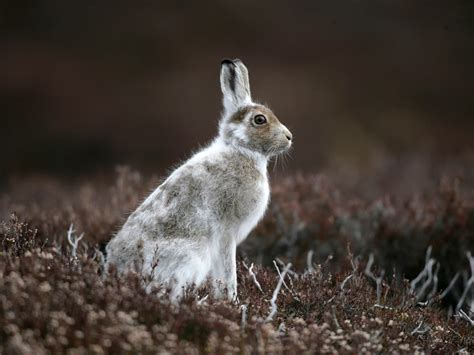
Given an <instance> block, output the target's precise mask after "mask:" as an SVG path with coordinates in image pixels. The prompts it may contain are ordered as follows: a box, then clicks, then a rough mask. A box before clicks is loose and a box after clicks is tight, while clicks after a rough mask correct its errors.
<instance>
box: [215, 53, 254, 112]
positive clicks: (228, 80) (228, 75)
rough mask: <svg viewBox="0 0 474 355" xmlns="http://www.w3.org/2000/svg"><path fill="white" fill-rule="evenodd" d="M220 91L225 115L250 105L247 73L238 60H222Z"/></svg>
mask: <svg viewBox="0 0 474 355" xmlns="http://www.w3.org/2000/svg"><path fill="white" fill-rule="evenodd" d="M221 89H222V94H223V95H224V98H223V101H224V108H225V110H226V112H227V113H230V112H233V111H236V110H238V109H239V107H242V106H245V105H248V104H251V103H252V98H251V97H250V83H249V72H248V70H247V68H246V67H245V65H244V63H242V61H241V60H240V59H234V60H230V59H224V60H223V61H222V65H221Z"/></svg>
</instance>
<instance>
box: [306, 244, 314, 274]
mask: <svg viewBox="0 0 474 355" xmlns="http://www.w3.org/2000/svg"><path fill="white" fill-rule="evenodd" d="M313 254H314V251H313V250H310V251H308V254H307V255H306V266H307V269H306V270H307V272H308V273H310V274H311V273H313V272H315V271H316V269H315V268H314V266H313Z"/></svg>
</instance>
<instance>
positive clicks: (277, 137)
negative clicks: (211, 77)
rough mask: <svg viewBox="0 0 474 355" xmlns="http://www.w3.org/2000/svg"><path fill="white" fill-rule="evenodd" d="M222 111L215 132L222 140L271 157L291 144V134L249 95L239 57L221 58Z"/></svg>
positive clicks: (246, 77) (247, 77) (247, 80)
mask: <svg viewBox="0 0 474 355" xmlns="http://www.w3.org/2000/svg"><path fill="white" fill-rule="evenodd" d="M221 89H222V93H223V95H224V97H223V102H224V114H223V117H222V120H221V122H220V126H219V134H220V136H221V137H222V138H223V139H224V141H225V142H226V143H229V144H232V145H235V146H238V147H243V148H247V149H250V150H251V151H255V152H258V153H261V154H263V155H265V156H267V157H271V156H274V155H277V154H280V153H283V152H285V151H286V150H288V149H289V148H290V147H291V143H292V134H291V132H290V131H289V130H288V128H286V127H285V126H284V125H283V124H282V123H281V122H280V121H279V120H278V118H277V117H276V116H275V114H274V113H273V112H272V111H271V110H270V109H269V108H268V107H266V106H263V105H260V104H256V103H254V102H253V101H252V98H251V96H250V83H249V74H248V70H247V68H246V67H245V65H244V63H242V61H241V60H240V59H234V60H229V59H225V60H223V61H222V66H221Z"/></svg>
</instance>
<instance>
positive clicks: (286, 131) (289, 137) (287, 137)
mask: <svg viewBox="0 0 474 355" xmlns="http://www.w3.org/2000/svg"><path fill="white" fill-rule="evenodd" d="M285 136H286V139H288V140H289V141H291V140H292V139H293V135H292V134H291V132H290V131H289V130H288V129H287V130H285Z"/></svg>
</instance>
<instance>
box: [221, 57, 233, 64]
mask: <svg viewBox="0 0 474 355" xmlns="http://www.w3.org/2000/svg"><path fill="white" fill-rule="evenodd" d="M221 65H235V64H234V62H233V61H232V60H231V59H228V58H225V59H222V62H221Z"/></svg>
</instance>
